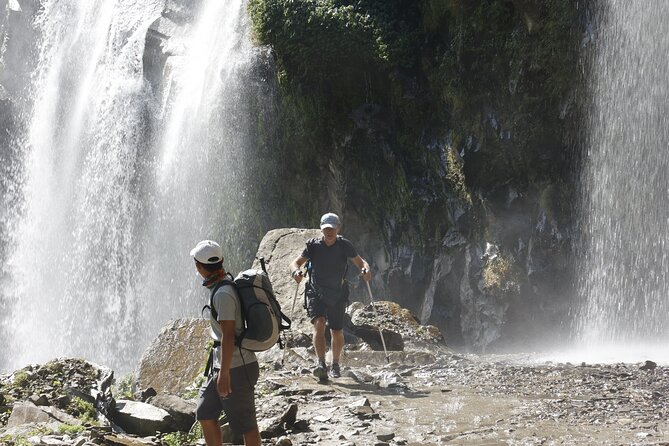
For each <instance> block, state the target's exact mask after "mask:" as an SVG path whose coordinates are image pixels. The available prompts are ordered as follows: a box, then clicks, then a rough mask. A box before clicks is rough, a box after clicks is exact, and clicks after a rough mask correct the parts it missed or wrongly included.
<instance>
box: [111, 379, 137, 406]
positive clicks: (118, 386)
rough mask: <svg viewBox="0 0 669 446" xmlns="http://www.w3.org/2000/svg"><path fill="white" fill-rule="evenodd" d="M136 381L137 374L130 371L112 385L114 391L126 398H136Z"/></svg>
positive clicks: (115, 393)
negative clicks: (134, 389)
mask: <svg viewBox="0 0 669 446" xmlns="http://www.w3.org/2000/svg"><path fill="white" fill-rule="evenodd" d="M134 381H135V375H133V374H132V373H128V374H127V375H125V376H124V377H123V378H121V380H120V381H118V382H114V385H113V386H112V393H113V394H114V395H118V396H119V397H121V398H123V399H126V400H134V399H135V393H134V391H133V388H134V384H133V383H134Z"/></svg>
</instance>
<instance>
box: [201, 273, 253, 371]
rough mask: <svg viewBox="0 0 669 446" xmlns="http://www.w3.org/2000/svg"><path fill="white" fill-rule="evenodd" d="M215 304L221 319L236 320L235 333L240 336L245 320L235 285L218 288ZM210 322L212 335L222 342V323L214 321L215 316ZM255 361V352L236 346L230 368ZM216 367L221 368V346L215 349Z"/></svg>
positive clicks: (214, 299)
mask: <svg viewBox="0 0 669 446" xmlns="http://www.w3.org/2000/svg"><path fill="white" fill-rule="evenodd" d="M213 305H214V308H215V309H216V312H217V313H218V320H219V321H232V320H234V321H235V335H236V336H239V335H240V334H241V332H242V330H243V329H244V321H243V320H242V310H241V307H240V304H239V297H238V296H237V290H236V289H235V287H233V286H232V285H223V286H222V287H220V288H219V289H218V290H216V294H214V298H213ZM209 322H210V323H211V336H212V337H213V338H214V339H215V340H216V341H219V342H220V341H221V338H222V337H223V333H222V332H221V326H220V324H218V322H217V321H214V318H213V317H210V318H209ZM255 361H257V358H256V354H255V352H252V351H249V350H245V349H243V348H241V349H240V348H239V347H235V350H234V352H233V354H232V363H231V364H230V368H235V367H240V366H243V365H244V364H249V363H251V362H255ZM214 368H216V369H220V368H221V347H216V349H214Z"/></svg>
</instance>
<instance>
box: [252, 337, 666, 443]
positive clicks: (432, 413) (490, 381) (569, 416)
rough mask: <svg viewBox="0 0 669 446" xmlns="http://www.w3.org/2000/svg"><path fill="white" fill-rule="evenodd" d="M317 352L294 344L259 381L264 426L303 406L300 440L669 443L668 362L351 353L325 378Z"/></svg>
mask: <svg viewBox="0 0 669 446" xmlns="http://www.w3.org/2000/svg"><path fill="white" fill-rule="evenodd" d="M309 358H310V355H309V354H308V352H306V351H304V350H300V349H295V350H291V351H290V354H289V357H288V359H287V360H286V361H285V362H284V364H290V365H284V366H280V365H279V362H277V363H276V364H277V367H276V368H277V370H272V371H266V372H265V373H266V375H265V376H267V380H266V381H265V382H264V383H263V384H261V386H260V387H259V389H260V393H261V397H260V399H259V400H260V401H259V403H260V404H259V415H260V418H261V419H264V420H263V423H265V424H268V423H269V421H268V420H270V418H271V417H277V416H280V415H281V414H280V412H282V411H283V410H285V407H286V406H287V405H288V404H289V403H295V404H297V405H298V414H297V425H296V426H295V428H294V429H292V430H291V431H289V432H288V437H289V438H290V439H291V440H292V442H293V444H319V445H344V444H349V445H352V444H355V445H358V446H363V445H385V444H388V445H395V444H397V445H419V444H420V445H430V444H434V445H441V444H476V445H497V444H507V445H508V444H511V445H539V444H549V445H550V444H567V445H569V444H577V445H589V444H666V445H669V399H668V398H669V369H668V368H666V367H662V366H654V364H648V365H644V364H614V365H597V364H569V363H542V364H528V363H522V362H520V361H519V358H518V357H511V356H463V355H457V354H453V353H452V352H448V351H446V350H444V351H440V352H438V353H436V354H435V353H420V352H413V353H392V354H391V356H390V358H389V359H390V361H391V362H390V364H388V363H387V362H386V361H385V358H384V355H383V354H382V353H379V352H348V353H347V357H346V360H345V361H342V362H344V363H345V364H346V367H345V368H344V370H343V375H344V376H343V377H342V378H338V379H333V380H331V382H330V383H328V384H326V385H323V384H319V383H317V382H316V381H315V379H313V378H312V377H311V376H310V375H309V373H308V366H309V365H310V359H309ZM300 420H301V421H300ZM261 424H262V423H261Z"/></svg>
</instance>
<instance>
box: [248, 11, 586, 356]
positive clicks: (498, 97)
mask: <svg viewBox="0 0 669 446" xmlns="http://www.w3.org/2000/svg"><path fill="white" fill-rule="evenodd" d="M249 11H250V14H251V17H252V21H253V26H254V35H255V38H256V40H257V42H258V43H259V44H263V45H269V46H270V47H271V48H272V50H273V53H274V57H275V63H276V78H277V85H278V91H277V95H278V116H279V118H278V119H279V121H278V129H277V130H276V132H277V135H276V140H275V151H276V152H277V153H280V154H281V156H280V159H281V160H285V162H283V163H281V162H280V163H281V164H280V165H281V166H282V169H281V171H282V172H284V175H283V181H282V183H281V184H280V185H279V186H278V187H279V189H280V190H281V195H282V196H284V197H286V199H285V200H284V201H283V203H285V204H286V206H285V208H283V209H277V220H278V221H277V222H276V223H277V224H280V225H289V226H300V225H301V226H303V227H312V226H315V223H316V222H317V219H318V216H319V215H320V214H321V213H322V212H325V211H327V210H333V211H335V212H339V213H340V214H342V216H343V219H344V228H343V233H344V234H345V235H347V236H349V237H350V238H351V239H352V240H354V241H355V242H356V243H357V245H358V246H359V248H360V252H361V254H362V255H363V256H365V257H367V258H368V259H369V260H370V262H371V263H372V264H373V265H374V270H375V273H376V275H375V287H376V288H377V289H383V290H384V294H385V297H387V298H389V299H392V300H395V301H397V302H399V303H400V304H402V305H404V306H406V307H408V308H410V309H412V310H413V311H414V312H415V313H416V315H418V316H419V317H420V318H421V320H422V322H423V323H431V324H435V325H437V326H439V327H440V328H441V329H442V331H443V332H444V334H445V336H446V339H447V342H450V343H451V344H453V345H464V346H466V347H470V348H474V349H479V350H484V349H487V348H494V347H496V346H500V347H501V346H503V345H509V344H514V343H516V342H526V339H530V338H531V339H538V337H537V336H538V335H540V334H542V333H543V334H546V333H548V332H549V330H548V329H549V328H555V327H559V326H562V325H564V323H563V322H562V321H564V320H565V319H566V317H567V315H568V308H569V303H570V302H569V296H570V295H571V287H570V282H571V271H570V270H569V264H570V262H569V259H570V256H571V255H572V252H571V249H572V245H573V244H572V241H571V233H572V230H571V227H572V223H573V222H574V219H575V215H574V211H575V208H574V207H573V206H572V203H574V201H575V195H576V194H575V190H576V187H575V180H574V179H575V178H577V176H578V173H577V172H576V169H575V165H574V164H575V163H574V162H573V160H574V159H575V158H576V157H575V156H574V154H575V153H576V152H577V151H578V147H577V146H576V145H575V144H574V140H575V138H574V137H573V135H574V129H575V127H576V126H575V122H576V118H577V116H576V115H577V111H578V107H577V102H576V98H577V97H578V85H579V83H580V81H581V79H580V78H579V74H578V73H579V65H578V63H579V62H578V61H579V58H578V51H579V43H580V41H581V35H582V30H581V28H582V25H581V18H582V16H583V14H582V11H579V10H578V5H577V2H565V1H557V0H551V1H541V2H539V1H533V0H515V1H506V0H489V1H476V2H464V1H456V0H453V1H437V0H434V1H431V0H426V1H421V2H414V1H374V0H366V1H356V2H338V1H331V0H330V1H325V0H311V1H305V2H292V1H289V0H274V1H265V0H250V2H249ZM360 291H362V290H360ZM360 291H359V293H360ZM358 297H359V298H360V299H364V295H363V294H362V293H360V294H358ZM548 336H551V337H552V336H554V333H551V334H550V335H548Z"/></svg>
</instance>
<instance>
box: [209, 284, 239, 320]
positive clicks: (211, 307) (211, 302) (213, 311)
mask: <svg viewBox="0 0 669 446" xmlns="http://www.w3.org/2000/svg"><path fill="white" fill-rule="evenodd" d="M224 285H232V286H235V281H234V279H233V277H232V275H231V274H230V273H226V274H225V279H223V280H221V281H220V282H218V283H217V284H216V285H214V288H212V289H211V293H210V294H209V305H205V306H204V307H202V311H201V313H204V310H205V309H209V313H210V314H211V317H212V318H213V319H214V320H215V321H218V312H217V311H216V308H214V294H216V291H218V290H219V289H220V288H221V287H222V286H224Z"/></svg>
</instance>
